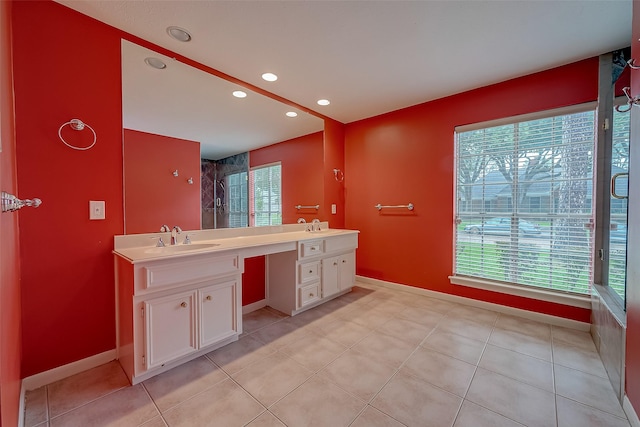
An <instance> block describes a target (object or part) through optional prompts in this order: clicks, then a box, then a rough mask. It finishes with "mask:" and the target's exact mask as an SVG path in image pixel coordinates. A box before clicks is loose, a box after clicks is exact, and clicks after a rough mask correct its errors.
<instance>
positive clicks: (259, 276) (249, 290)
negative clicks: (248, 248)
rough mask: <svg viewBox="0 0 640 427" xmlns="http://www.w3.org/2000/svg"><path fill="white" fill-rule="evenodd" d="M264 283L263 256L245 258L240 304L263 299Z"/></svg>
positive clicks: (264, 296)
mask: <svg viewBox="0 0 640 427" xmlns="http://www.w3.org/2000/svg"><path fill="white" fill-rule="evenodd" d="M265 285H266V280H265V257H264V256H257V257H253V258H245V260H244V273H242V305H243V306H245V305H249V304H252V303H254V302H258V301H262V300H263V299H265V298H266V294H265V287H266V286H265Z"/></svg>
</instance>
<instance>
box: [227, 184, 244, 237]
mask: <svg viewBox="0 0 640 427" xmlns="http://www.w3.org/2000/svg"><path fill="white" fill-rule="evenodd" d="M227 191H228V192H229V195H228V200H229V227H231V228H234V227H236V228H237V227H246V226H247V225H248V222H249V221H248V218H249V215H248V200H247V172H239V173H232V174H230V175H228V176H227Z"/></svg>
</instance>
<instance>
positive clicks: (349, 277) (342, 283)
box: [338, 252, 356, 290]
mask: <svg viewBox="0 0 640 427" xmlns="http://www.w3.org/2000/svg"><path fill="white" fill-rule="evenodd" d="M338 264H339V265H338V270H339V274H338V276H339V277H338V285H339V288H340V290H344V289H347V288H350V287H352V286H353V284H354V283H355V281H356V255H355V253H354V252H349V253H348V254H344V255H341V256H340V258H339V262H338Z"/></svg>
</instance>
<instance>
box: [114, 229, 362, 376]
mask: <svg viewBox="0 0 640 427" xmlns="http://www.w3.org/2000/svg"><path fill="white" fill-rule="evenodd" d="M321 227H322V228H323V231H317V232H307V231H305V228H304V224H290V225H284V226H278V227H275V226H274V227H260V228H259V230H258V229H237V230H233V231H229V230H197V231H194V232H191V233H190V235H192V237H195V238H194V239H193V243H192V244H191V245H189V246H187V245H172V246H166V247H153V246H150V244H149V242H150V240H149V239H150V238H152V239H154V241H157V239H158V237H166V238H167V239H166V240H168V236H166V235H165V234H166V233H165V234H162V235H161V236H158V234H157V233H154V234H153V235H130V236H116V237H115V241H114V254H115V258H114V260H115V274H116V331H117V334H116V337H117V338H116V351H117V358H118V360H119V361H120V364H121V365H122V368H123V369H124V371H125V373H126V374H127V377H128V378H129V380H130V381H131V383H132V384H137V383H139V382H141V381H144V380H146V379H148V378H151V377H152V376H154V375H157V374H159V373H162V372H165V371H167V370H169V369H171V368H173V367H176V366H178V365H180V364H182V363H185V362H188V361H189V360H192V359H195V358H196V357H199V356H201V355H203V354H206V353H208V352H210V351H213V350H215V349H216V348H218V347H222V346H224V345H226V344H229V343H231V342H233V341H236V340H237V339H238V337H239V335H240V334H241V333H242V308H243V307H242V298H241V295H242V273H243V270H244V260H245V259H246V258H250V257H255V256H263V255H266V256H267V264H266V273H267V274H266V298H265V299H264V300H263V301H258V303H259V304H256V305H260V306H261V307H262V306H264V305H269V306H271V307H273V308H274V309H276V310H279V311H281V312H283V313H286V314H289V315H295V314H297V313H300V312H302V311H304V310H308V309H310V308H312V307H315V306H317V305H319V304H322V303H324V302H326V301H328V300H330V299H332V298H335V297H337V296H339V295H341V294H344V293H346V292H349V291H350V290H351V287H352V286H353V283H354V281H355V250H356V248H357V247H358V233H359V232H358V231H357V230H332V229H328V223H324V224H321ZM257 231H262V232H257Z"/></svg>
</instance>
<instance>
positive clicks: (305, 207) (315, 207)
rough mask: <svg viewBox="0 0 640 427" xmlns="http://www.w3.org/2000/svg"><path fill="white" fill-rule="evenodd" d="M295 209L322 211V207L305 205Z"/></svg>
mask: <svg viewBox="0 0 640 427" xmlns="http://www.w3.org/2000/svg"><path fill="white" fill-rule="evenodd" d="M294 208H296V209H298V210H300V209H315V210H318V209H320V205H315V206H304V205H295V206H294Z"/></svg>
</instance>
